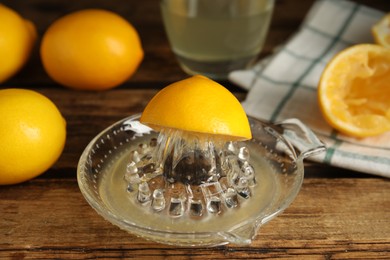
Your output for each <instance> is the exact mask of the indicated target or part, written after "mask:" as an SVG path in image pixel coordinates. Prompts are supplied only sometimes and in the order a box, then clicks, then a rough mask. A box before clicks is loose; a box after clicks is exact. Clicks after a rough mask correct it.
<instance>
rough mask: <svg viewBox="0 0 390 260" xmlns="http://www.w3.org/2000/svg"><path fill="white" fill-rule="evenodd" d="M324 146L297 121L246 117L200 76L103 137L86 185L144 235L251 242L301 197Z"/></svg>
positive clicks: (96, 204) (114, 217)
mask: <svg viewBox="0 0 390 260" xmlns="http://www.w3.org/2000/svg"><path fill="white" fill-rule="evenodd" d="M205 93H206V94H205ZM173 96H175V97H177V98H178V99H175V100H172V97H173ZM199 97H201V98H199ZM195 108H198V109H195ZM194 109H195V110H194ZM200 110H201V111H205V110H207V111H210V112H209V113H203V114H200V113H198V111H200ZM191 111H195V112H191ZM324 150H325V147H324V145H323V143H321V142H320V141H319V139H318V138H317V137H316V136H315V135H314V134H313V132H312V131H310V129H308V128H307V127H306V126H305V125H304V124H302V123H301V122H300V121H299V120H297V119H289V120H285V121H283V122H281V123H278V124H274V125H270V124H267V123H264V122H262V121H260V120H257V119H255V118H252V117H247V116H246V115H245V112H244V110H243V109H242V107H241V105H240V103H239V102H238V101H237V99H235V97H234V96H233V95H232V94H231V93H230V92H228V91H227V90H226V89H225V88H223V87H222V86H221V85H219V84H218V83H216V82H214V81H211V80H209V79H207V78H205V77H202V76H194V77H191V78H189V79H185V80H183V81H179V82H176V83H174V84H172V85H170V86H168V87H166V88H164V89H163V90H161V91H160V92H159V93H158V94H157V95H156V96H155V97H154V98H153V99H152V100H151V101H150V102H149V104H148V105H147V107H146V108H145V110H144V112H143V114H142V116H141V115H133V116H130V117H128V118H125V119H123V120H121V121H119V122H117V123H115V124H113V125H112V126H110V127H108V128H107V129H105V130H104V131H103V132H101V133H100V134H99V135H98V136H96V137H95V138H94V139H93V140H92V141H91V142H90V144H89V145H88V146H87V147H86V149H85V151H84V152H83V154H82V156H81V158H80V161H79V165H78V183H79V186H80V189H81V192H82V194H83V195H84V197H85V198H86V200H87V201H88V203H89V204H90V205H91V206H92V208H94V209H95V210H96V211H97V212H98V213H99V214H100V215H101V216H103V217H104V218H105V219H106V220H108V221H109V222H111V223H113V224H114V225H117V226H118V227H120V228H121V229H124V230H126V231H128V232H130V233H132V234H135V235H137V236H140V237H143V238H146V239H149V240H153V241H156V242H160V243H165V244H171V245H180V246H216V245H222V244H227V243H233V244H250V243H251V241H252V239H254V238H255V236H256V234H257V232H258V230H259V227H260V226H261V225H263V224H265V223H266V222H268V221H269V220H271V219H272V218H274V217H275V216H276V215H278V214H280V213H281V212H282V211H283V210H284V209H285V208H286V207H287V206H288V205H289V204H290V203H291V202H292V201H293V200H294V198H295V197H296V195H297V194H298V192H299V190H300V187H301V184H302V181H303V159H304V158H306V157H308V156H312V155H316V154H318V153H320V152H323V151H324Z"/></svg>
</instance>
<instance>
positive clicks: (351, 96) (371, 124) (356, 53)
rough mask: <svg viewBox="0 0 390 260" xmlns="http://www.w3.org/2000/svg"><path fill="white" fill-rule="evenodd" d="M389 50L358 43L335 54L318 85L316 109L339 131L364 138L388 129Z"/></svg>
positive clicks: (389, 115) (389, 98)
mask: <svg viewBox="0 0 390 260" xmlns="http://www.w3.org/2000/svg"><path fill="white" fill-rule="evenodd" d="M389 82H390V49H387V48H384V47H382V46H379V45H375V44H359V45H355V46H352V47H349V48H347V49H345V50H343V51H341V52H340V53H338V54H337V55H336V56H335V57H334V58H333V59H332V60H331V61H330V62H329V64H328V65H327V67H326V68H325V69H324V71H323V74H322V76H321V79H320V83H319V86H318V100H319V106H320V109H321V111H322V113H323V115H324V118H325V119H326V120H327V121H328V123H329V124H330V125H331V126H333V127H334V128H335V129H337V130H339V131H340V132H342V133H344V134H347V135H350V136H354V137H367V136H374V135H379V134H382V133H384V132H386V131H389V130H390V84H389Z"/></svg>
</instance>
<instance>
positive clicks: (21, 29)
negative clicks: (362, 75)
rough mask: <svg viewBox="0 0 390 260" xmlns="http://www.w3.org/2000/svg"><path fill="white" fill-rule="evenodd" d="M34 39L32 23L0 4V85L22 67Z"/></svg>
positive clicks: (35, 33) (34, 32) (28, 55)
mask: <svg viewBox="0 0 390 260" xmlns="http://www.w3.org/2000/svg"><path fill="white" fill-rule="evenodd" d="M36 38H37V32H36V29H35V26H34V24H33V23H32V22H30V21H28V20H25V19H23V18H22V17H21V16H20V15H19V14H18V13H16V12H15V11H14V10H12V9H10V8H8V7H6V6H5V5H2V4H0V60H1V65H0V83H2V82H4V81H6V80H7V79H9V78H11V77H12V76H13V75H14V74H16V73H17V72H18V71H19V70H20V69H21V68H22V67H23V65H24V64H25V63H26V62H27V60H28V58H29V57H30V54H31V50H32V48H33V46H34V43H35V41H36Z"/></svg>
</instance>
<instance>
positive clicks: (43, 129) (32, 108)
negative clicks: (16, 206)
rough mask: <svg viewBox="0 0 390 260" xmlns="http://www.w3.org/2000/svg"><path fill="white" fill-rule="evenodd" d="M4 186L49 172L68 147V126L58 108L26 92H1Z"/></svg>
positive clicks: (1, 180) (0, 181) (0, 180)
mask: <svg viewBox="0 0 390 260" xmlns="http://www.w3.org/2000/svg"><path fill="white" fill-rule="evenodd" d="M0 115H1V117H0V122H1V123H0V125H1V127H0V144H1V145H0V185H5V184H16V183H20V182H23V181H26V180H29V179H32V178H34V177H36V176H38V175H40V174H41V173H43V172H45V171H46V170H47V169H49V168H50V167H51V166H52V165H53V164H54V163H55V162H56V161H57V159H58V158H59V156H60V155H61V153H62V150H63V148H64V145H65V139H66V122H65V120H64V118H63V117H62V115H61V113H60V111H59V110H58V109H57V107H56V106H55V104H54V103H53V102H52V101H51V100H49V99H48V98H47V97H45V96H43V95H42V94H40V93H38V92H36V91H32V90H26V89H11V88H10V89H2V90H0Z"/></svg>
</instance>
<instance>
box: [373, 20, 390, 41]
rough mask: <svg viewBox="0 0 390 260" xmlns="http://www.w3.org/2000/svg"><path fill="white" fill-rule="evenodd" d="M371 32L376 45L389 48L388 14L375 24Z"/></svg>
mask: <svg viewBox="0 0 390 260" xmlns="http://www.w3.org/2000/svg"><path fill="white" fill-rule="evenodd" d="M371 31H372V34H373V36H374V39H375V42H376V43H377V44H380V45H382V46H383V47H387V48H390V13H388V14H386V15H385V16H384V17H383V18H382V19H381V20H380V21H379V22H377V23H376V24H375V25H374V26H373V27H372V28H371Z"/></svg>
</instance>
